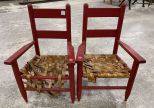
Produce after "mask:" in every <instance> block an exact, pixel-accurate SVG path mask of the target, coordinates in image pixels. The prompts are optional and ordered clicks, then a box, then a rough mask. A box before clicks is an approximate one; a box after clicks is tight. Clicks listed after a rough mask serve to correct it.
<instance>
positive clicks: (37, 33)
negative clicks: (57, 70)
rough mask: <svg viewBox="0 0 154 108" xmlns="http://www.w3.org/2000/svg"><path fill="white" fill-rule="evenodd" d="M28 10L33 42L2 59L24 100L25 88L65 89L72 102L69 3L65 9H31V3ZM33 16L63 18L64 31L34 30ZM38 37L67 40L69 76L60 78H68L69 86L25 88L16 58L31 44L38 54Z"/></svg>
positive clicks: (72, 76) (72, 67)
mask: <svg viewBox="0 0 154 108" xmlns="http://www.w3.org/2000/svg"><path fill="white" fill-rule="evenodd" d="M28 12H29V17H30V22H31V29H32V34H33V42H31V43H29V44H27V45H25V46H23V47H22V48H21V49H19V50H18V51H17V52H16V53H14V54H13V55H12V56H10V57H9V58H8V59H7V60H5V61H4V63H5V64H9V65H11V66H12V68H13V72H14V76H15V78H16V82H17V84H18V87H19V90H20V93H21V95H22V96H23V98H24V100H25V101H26V102H28V99H27V93H26V90H29V91H65V92H70V96H71V100H72V103H74V100H75V81H74V64H75V57H74V48H73V46H72V43H71V9H70V5H69V4H67V5H66V9H33V6H32V5H31V4H29V5H28ZM35 18H64V19H66V27H67V30H66V31H44V30H36V25H35ZM38 38H55V39H66V40H67V52H68V70H69V76H66V77H64V78H62V79H64V80H69V82H70V87H69V88H51V89H48V88H41V89H40V90H37V89H34V88H33V89H32V88H25V87H24V84H23V81H22V79H25V78H24V77H22V76H21V73H20V71H19V67H18V63H17V59H18V58H19V57H20V56H22V55H23V54H24V53H25V52H26V51H27V50H28V49H29V48H31V47H32V46H33V45H34V46H35V52H36V55H40V50H39V43H38ZM30 78H31V79H57V78H55V77H50V76H33V77H30Z"/></svg>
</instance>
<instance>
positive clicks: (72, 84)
mask: <svg viewBox="0 0 154 108" xmlns="http://www.w3.org/2000/svg"><path fill="white" fill-rule="evenodd" d="M68 67H69V79H70V95H71V100H72V103H74V100H75V79H74V63H70V64H68Z"/></svg>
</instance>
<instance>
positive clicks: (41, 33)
mask: <svg viewBox="0 0 154 108" xmlns="http://www.w3.org/2000/svg"><path fill="white" fill-rule="evenodd" d="M37 37H38V38H55V39H67V31H45V30H38V31H37Z"/></svg>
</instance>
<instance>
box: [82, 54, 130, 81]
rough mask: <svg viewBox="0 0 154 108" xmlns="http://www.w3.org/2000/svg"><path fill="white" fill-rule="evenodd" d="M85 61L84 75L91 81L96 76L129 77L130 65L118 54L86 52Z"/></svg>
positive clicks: (94, 79)
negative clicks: (118, 56)
mask: <svg viewBox="0 0 154 108" xmlns="http://www.w3.org/2000/svg"><path fill="white" fill-rule="evenodd" d="M84 58H85V59H84V62H83V76H84V77H87V78H88V80H89V81H92V82H96V78H97V77H98V78H128V77H129V71H130V69H129V67H128V66H127V65H126V64H125V63H124V62H123V61H122V60H119V59H118V58H117V56H116V55H104V54H86V55H85V56H84Z"/></svg>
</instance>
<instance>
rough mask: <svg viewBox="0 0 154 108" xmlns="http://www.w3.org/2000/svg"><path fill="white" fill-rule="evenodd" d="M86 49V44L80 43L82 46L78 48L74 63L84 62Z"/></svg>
mask: <svg viewBox="0 0 154 108" xmlns="http://www.w3.org/2000/svg"><path fill="white" fill-rule="evenodd" d="M85 49H86V42H82V44H81V45H80V46H79V48H78V52H77V56H76V61H77V62H79V61H83V60H84V53H85Z"/></svg>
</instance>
